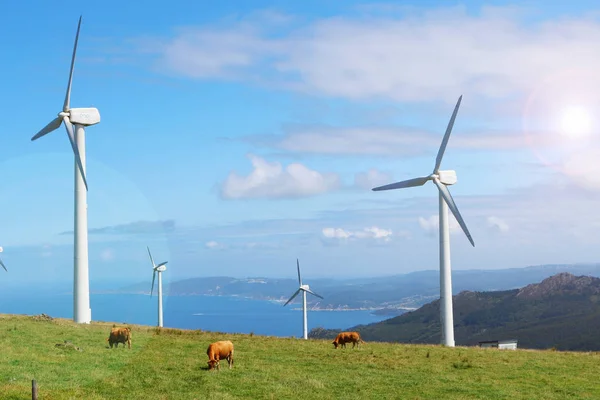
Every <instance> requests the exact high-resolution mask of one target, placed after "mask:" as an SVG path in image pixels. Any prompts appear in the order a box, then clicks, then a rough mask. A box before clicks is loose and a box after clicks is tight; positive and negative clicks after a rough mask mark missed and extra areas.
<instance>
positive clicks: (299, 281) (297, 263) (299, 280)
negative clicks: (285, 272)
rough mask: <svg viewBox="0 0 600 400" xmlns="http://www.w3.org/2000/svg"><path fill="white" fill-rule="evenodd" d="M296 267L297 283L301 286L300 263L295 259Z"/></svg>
mask: <svg viewBox="0 0 600 400" xmlns="http://www.w3.org/2000/svg"><path fill="white" fill-rule="evenodd" d="M296 266H297V267H298V283H299V284H300V286H302V279H301V278H300V261H298V259H297V258H296Z"/></svg>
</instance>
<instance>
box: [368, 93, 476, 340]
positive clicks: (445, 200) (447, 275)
mask: <svg viewBox="0 0 600 400" xmlns="http://www.w3.org/2000/svg"><path fill="white" fill-rule="evenodd" d="M461 100H462V95H461V96H460V97H459V98H458V102H457V103H456V107H454V112H453V113H452V117H451V118H450V122H448V127H447V128H446V134H445V135H444V139H443V140H442V144H441V146H440V149H439V151H438V154H437V158H436V160H435V167H434V168H433V172H432V173H431V174H430V175H428V176H424V177H421V178H414V179H409V180H406V181H402V182H396V183H392V184H389V185H385V186H379V187H376V188H374V189H373V190H374V191H379V190H390V189H402V188H408V187H413V186H422V185H424V184H425V183H426V182H427V181H433V183H434V184H435V185H436V186H437V188H438V190H439V221H440V222H439V230H440V233H439V238H440V317H441V322H442V343H443V344H445V345H446V346H449V347H454V317H453V313H452V275H451V274H452V270H451V265H450V232H449V229H448V208H450V211H452V214H454V217H455V218H456V220H457V221H458V223H459V225H460V227H461V228H462V230H463V232H464V233H465V235H467V238H468V239H469V242H471V244H472V245H473V246H475V242H473V238H472V237H471V234H470V233H469V230H468V229H467V225H466V224H465V221H464V220H463V218H462V216H461V215H460V212H459V211H458V208H457V207H456V204H455V203H454V199H452V195H451V194H450V191H449V190H448V188H447V187H446V186H450V185H454V184H455V183H456V182H457V179H456V172H455V171H452V170H450V171H440V164H441V163H442V157H443V156H444V151H445V150H446V145H447V144H448V139H449V138H450V132H452V126H453V125H454V120H455V119H456V114H457V113H458V107H460V102H461Z"/></svg>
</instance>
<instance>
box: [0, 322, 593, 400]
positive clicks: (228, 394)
mask: <svg viewBox="0 0 600 400" xmlns="http://www.w3.org/2000/svg"><path fill="white" fill-rule="evenodd" d="M111 326H112V323H102V322H93V323H92V324H90V325H77V324H74V323H73V322H71V321H70V320H63V319H53V320H51V319H45V318H39V317H31V316H14V315H1V314H0V347H1V349H2V351H1V352H0V394H1V396H0V397H1V398H2V399H3V400H8V399H30V398H31V380H32V379H36V380H37V382H38V387H39V395H40V396H39V398H40V399H53V400H54V399H86V400H93V399H177V400H180V399H181V400H184V399H238V398H244V399H278V400H279V399H298V398H310V399H478V398H480V399H511V400H513V399H528V400H530V399H545V400H546V399H561V400H562V399H598V398H600V385H598V378H597V377H598V375H599V374H600V354H599V353H591V352H590V353H570V352H557V351H530V350H517V351H506V350H505V351H498V350H493V349H479V348H466V347H465V348H444V347H441V346H437V345H402V344H390V343H375V342H371V343H367V344H365V345H363V347H362V348H360V349H352V348H347V349H338V350H334V349H333V346H332V345H331V343H330V341H329V340H308V341H304V340H300V339H293V338H275V337H264V336H252V335H239V334H224V333H216V332H201V331H187V330H175V329H163V330H157V329H156V328H152V327H144V326H135V325H133V326H132V330H133V333H132V341H133V347H132V349H127V348H122V347H119V348H117V349H108V348H107V342H106V338H107V337H108V332H109V330H110V327H111ZM222 339H230V340H232V341H233V343H234V345H235V357H234V359H235V364H234V368H233V369H232V370H229V369H227V368H226V367H224V368H223V367H222V369H221V371H219V372H213V371H211V372H209V371H207V370H206V361H207V360H208V358H207V356H206V347H207V346H208V344H209V343H210V342H212V341H216V340H222ZM65 340H67V341H70V342H71V343H72V344H73V345H75V346H77V347H79V348H80V349H81V351H79V350H77V349H76V348H75V347H73V346H58V347H57V346H56V344H60V343H64V341H65ZM224 364H226V363H224Z"/></svg>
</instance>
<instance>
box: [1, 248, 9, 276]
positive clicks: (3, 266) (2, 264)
mask: <svg viewBox="0 0 600 400" xmlns="http://www.w3.org/2000/svg"><path fill="white" fill-rule="evenodd" d="M3 251H4V249H3V248H2V247H0V253H2V252H3ZM0 265H1V266H2V268H4V270H5V271H6V272H8V270H7V269H6V266H5V265H4V263H3V262H2V260H1V259H0Z"/></svg>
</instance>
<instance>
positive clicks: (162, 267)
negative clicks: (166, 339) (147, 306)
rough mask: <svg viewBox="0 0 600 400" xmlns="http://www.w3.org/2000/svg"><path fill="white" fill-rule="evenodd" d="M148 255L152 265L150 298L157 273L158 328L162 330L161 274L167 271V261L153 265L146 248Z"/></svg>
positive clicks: (150, 254)
mask: <svg viewBox="0 0 600 400" xmlns="http://www.w3.org/2000/svg"><path fill="white" fill-rule="evenodd" d="M148 255H149V256H150V262H151V263H152V271H153V272H152V288H151V289H150V297H152V292H153V291H154V278H156V273H157V272H158V326H160V327H161V328H162V326H163V305H162V273H163V272H164V271H166V270H167V267H166V266H165V265H166V264H167V263H168V261H165V262H162V263H160V264H158V265H156V264H154V259H153V258H152V253H150V247H148Z"/></svg>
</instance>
